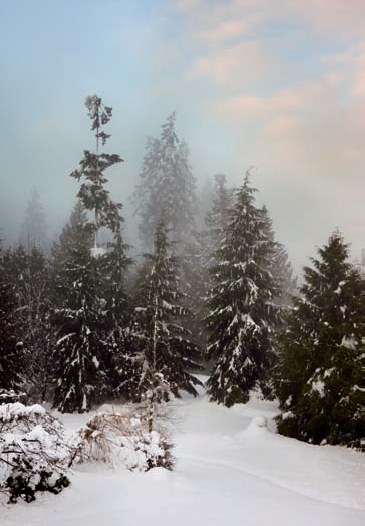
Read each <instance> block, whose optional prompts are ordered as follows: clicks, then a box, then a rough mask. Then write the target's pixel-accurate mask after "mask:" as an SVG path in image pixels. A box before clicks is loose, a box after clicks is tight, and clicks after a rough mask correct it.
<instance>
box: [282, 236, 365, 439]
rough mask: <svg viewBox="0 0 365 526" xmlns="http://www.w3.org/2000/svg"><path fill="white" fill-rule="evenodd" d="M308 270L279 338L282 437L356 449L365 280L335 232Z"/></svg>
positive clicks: (359, 412)
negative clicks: (300, 296) (362, 282)
mask: <svg viewBox="0 0 365 526" xmlns="http://www.w3.org/2000/svg"><path fill="white" fill-rule="evenodd" d="M318 254H319V256H320V257H319V259H312V265H313V266H312V267H305V268H304V279H305V283H304V285H303V286H302V287H301V288H300V292H301V294H302V295H303V297H302V298H296V299H294V309H293V310H292V311H291V312H290V314H289V315H288V317H287V328H286V330H285V331H284V332H282V333H281V334H280V335H279V337H278V350H279V363H278V367H277V380H276V393H277V396H278V398H279V401H280V406H281V408H282V409H283V411H284V412H283V414H282V415H281V416H280V417H279V418H278V430H279V432H280V433H282V434H284V435H288V436H291V437H294V438H298V439H300V440H304V441H307V442H312V443H314V444H320V443H322V442H328V443H330V444H356V443H357V441H359V439H360V437H361V396H360V395H361V389H360V380H361V337H360V336H361V335H360V321H361V280H360V276H359V274H358V272H357V271H356V270H355V269H354V268H353V266H352V265H351V263H350V262H349V261H348V246H347V245H346V244H345V243H344V240H343V237H342V236H341V235H340V234H339V233H338V232H335V233H334V234H333V235H332V236H331V237H330V238H329V240H328V243H327V244H326V245H324V246H323V247H322V248H320V249H318Z"/></svg>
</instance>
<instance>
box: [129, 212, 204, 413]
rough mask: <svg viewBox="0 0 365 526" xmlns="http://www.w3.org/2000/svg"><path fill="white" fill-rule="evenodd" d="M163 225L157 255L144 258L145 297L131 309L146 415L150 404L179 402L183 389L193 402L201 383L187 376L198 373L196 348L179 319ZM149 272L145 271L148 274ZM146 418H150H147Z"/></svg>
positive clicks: (178, 298)
mask: <svg viewBox="0 0 365 526" xmlns="http://www.w3.org/2000/svg"><path fill="white" fill-rule="evenodd" d="M170 252H171V243H170V242H169V241H168V237H167V231H166V229H165V225H164V223H163V222H161V223H160V224H159V225H158V228H157V231H156V235H155V250H154V253H153V254H146V256H145V257H146V260H147V262H148V265H147V266H146V267H144V275H145V276H147V280H146V281H145V282H144V292H143V293H142V294H140V296H139V299H140V300H141V304H140V305H138V306H137V307H136V309H135V311H136V314H137V318H136V319H137V331H136V332H135V341H136V342H137V346H138V347H139V349H140V354H139V360H140V380H139V386H138V389H139V392H140V393H141V394H144V395H146V396H147V398H148V400H149V404H150V411H152V410H153V407H154V404H155V403H156V402H160V401H161V400H169V398H170V396H171V394H173V395H175V396H179V389H184V390H185V391H188V392H189V393H191V394H193V395H194V396H195V395H196V394H197V391H196V389H195V386H196V385H200V381H199V380H198V379H197V378H196V377H195V376H193V375H192V374H191V372H190V371H192V370H194V369H199V365H198V364H197V362H196V361H195V360H196V359H197V358H198V357H199V349H198V347H197V346H196V345H195V344H194V343H192V342H191V341H190V339H189V331H187V330H186V329H184V327H183V326H182V324H181V319H182V318H183V317H185V316H187V315H188V312H187V310H186V309H185V308H184V307H182V306H181V303H180V301H181V299H182V294H181V293H180V291H179V289H178V286H177V260H176V258H175V257H174V256H172V255H171V253H170ZM147 269H149V271H148V270H147ZM150 418H152V416H151V414H150Z"/></svg>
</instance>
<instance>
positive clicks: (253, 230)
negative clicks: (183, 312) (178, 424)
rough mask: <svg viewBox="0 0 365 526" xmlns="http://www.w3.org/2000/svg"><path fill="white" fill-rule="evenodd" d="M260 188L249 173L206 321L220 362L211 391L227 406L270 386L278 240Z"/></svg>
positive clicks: (220, 253) (217, 267)
mask: <svg viewBox="0 0 365 526" xmlns="http://www.w3.org/2000/svg"><path fill="white" fill-rule="evenodd" d="M255 191H256V190H255V189H254V188H253V187H252V186H251V185H250V182H249V173H248V172H247V173H246V176H245V179H244V183H243V185H242V186H241V188H240V189H239V190H238V191H237V195H236V202H235V205H234V208H233V210H232V212H231V215H230V221H229V223H228V225H227V227H226V229H225V238H224V239H223V240H222V242H221V246H220V247H219V248H218V250H216V252H215V254H214V260H215V261H214V264H213V267H212V268H211V274H212V276H213V280H214V286H213V288H212V290H211V291H210V295H209V301H208V307H209V308H210V313H209V314H208V316H207V317H206V319H205V323H206V325H207V328H208V330H209V333H210V334H209V347H208V353H209V356H210V357H211V358H213V359H214V360H215V363H214V366H213V369H212V372H211V375H210V378H209V380H208V393H209V395H210V398H211V400H213V401H217V402H219V403H224V404H225V405H227V406H231V405H233V404H235V403H240V402H241V403H244V402H246V401H247V400H248V397H249V391H250V389H252V388H254V387H255V386H260V387H261V388H262V390H263V391H266V388H267V374H268V372H269V369H270V366H271V364H272V355H273V342H272V329H273V327H275V325H276V323H277V321H278V308H277V307H276V306H275V305H274V303H273V298H274V296H275V294H277V291H276V282H275V280H274V279H273V276H272V275H271V273H270V272H269V270H268V267H269V261H270V258H271V257H272V253H273V241H272V239H270V236H268V234H267V218H266V217H265V214H264V213H263V211H262V209H259V208H257V207H256V206H255V197H254V193H255Z"/></svg>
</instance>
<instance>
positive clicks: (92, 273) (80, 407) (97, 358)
mask: <svg viewBox="0 0 365 526" xmlns="http://www.w3.org/2000/svg"><path fill="white" fill-rule="evenodd" d="M101 288H102V284H101V280H100V274H99V269H98V260H97V259H96V258H94V257H92V256H91V254H90V249H89V247H88V246H87V245H81V244H79V245H77V246H75V248H73V249H72V250H71V254H70V256H69V259H68V260H67V261H66V262H65V263H64V265H63V268H62V269H61V271H60V273H59V275H58V298H59V306H58V308H57V310H56V311H55V316H54V324H55V325H56V327H58V341H57V343H56V346H55V351H54V359H55V379H56V388H55V392H54V399H53V404H54V407H57V409H58V410H59V411H61V412H62V413H72V412H75V411H77V412H79V413H83V412H87V411H89V409H90V407H91V405H92V403H94V402H96V401H98V400H100V399H101V395H102V394H103V389H104V386H105V384H106V379H105V374H104V371H103V364H102V356H103V350H104V347H105V344H104V341H103V339H102V338H101V334H102V323H103V316H102V310H103V309H102V307H103V304H102V301H101V299H100V294H99V293H100V290H101Z"/></svg>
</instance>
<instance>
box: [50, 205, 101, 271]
mask: <svg viewBox="0 0 365 526" xmlns="http://www.w3.org/2000/svg"><path fill="white" fill-rule="evenodd" d="M87 221H88V219H87V213H86V211H85V209H84V207H83V205H82V203H81V201H80V199H78V200H77V201H76V203H75V205H74V207H73V209H72V211H71V214H70V218H69V220H68V222H67V223H66V224H65V225H64V227H63V229H62V232H61V234H60V237H59V240H58V242H55V243H53V246H52V251H51V255H52V263H53V267H54V268H55V269H59V268H60V267H61V266H62V263H63V262H64V261H66V260H67V259H68V258H69V256H70V254H71V252H72V250H73V249H74V248H75V247H76V246H77V245H79V244H81V245H89V246H90V249H91V247H92V244H93V239H92V237H93V236H92V234H91V232H89V231H88V229H87V228H83V227H85V226H86V224H87Z"/></svg>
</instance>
